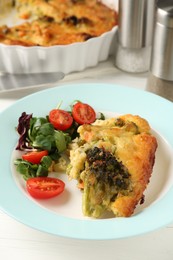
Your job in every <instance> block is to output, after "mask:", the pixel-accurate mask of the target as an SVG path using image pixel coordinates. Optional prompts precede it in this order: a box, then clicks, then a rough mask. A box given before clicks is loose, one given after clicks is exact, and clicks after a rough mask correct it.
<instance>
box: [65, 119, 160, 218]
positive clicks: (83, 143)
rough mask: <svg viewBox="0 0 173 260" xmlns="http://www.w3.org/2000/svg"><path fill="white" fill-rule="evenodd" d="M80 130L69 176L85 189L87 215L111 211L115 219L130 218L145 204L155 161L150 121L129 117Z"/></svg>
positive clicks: (99, 122)
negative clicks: (140, 204)
mask: <svg viewBox="0 0 173 260" xmlns="http://www.w3.org/2000/svg"><path fill="white" fill-rule="evenodd" d="M78 131H79V134H80V138H79V140H78V142H77V145H76V146H74V148H73V149H72V150H71V152H70V166H69V168H68V171H67V173H68V175H69V177H70V178H73V179H77V180H78V182H79V187H80V188H81V187H82V188H83V190H84V192H83V213H84V215H87V216H92V217H100V216H101V215H102V214H103V213H104V212H105V211H111V212H113V214H114V215H115V216H116V217H129V216H131V215H132V214H133V212H134V210H135V207H136V205H137V204H138V203H139V202H141V201H143V194H144V191H145V189H146V187H147V185H148V183H149V179H150V177H151V174H152V170H153V165H154V161H155V151H156V149H157V140H156V138H155V137H154V136H153V135H152V134H151V132H150V126H149V124H148V122H147V121H146V120H145V119H143V118H141V117H139V116H133V115H130V114H128V115H123V116H120V117H118V118H116V119H115V118H111V119H107V120H105V121H100V120H99V121H96V122H95V123H94V124H93V125H83V126H80V127H79V129H78Z"/></svg>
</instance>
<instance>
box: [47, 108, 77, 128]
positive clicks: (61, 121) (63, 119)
mask: <svg viewBox="0 0 173 260" xmlns="http://www.w3.org/2000/svg"><path fill="white" fill-rule="evenodd" d="M49 121H50V122H51V123H52V124H53V126H54V127H55V128H56V129H58V130H61V131H65V130H67V129H68V128H70V126H71V125H72V123H73V118H72V116H71V115H70V113H68V112H67V111H65V110H61V109H53V110H51V111H50V113H49Z"/></svg>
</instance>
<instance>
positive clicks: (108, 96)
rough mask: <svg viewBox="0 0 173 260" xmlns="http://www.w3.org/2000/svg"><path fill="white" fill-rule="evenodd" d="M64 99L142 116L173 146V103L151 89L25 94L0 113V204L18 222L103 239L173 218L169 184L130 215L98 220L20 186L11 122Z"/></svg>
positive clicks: (77, 88)
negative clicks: (58, 209)
mask: <svg viewBox="0 0 173 260" xmlns="http://www.w3.org/2000/svg"><path fill="white" fill-rule="evenodd" d="M61 100H62V101H63V107H64V108H66V109H68V108H69V104H70V103H71V102H72V101H73V100H81V101H82V102H86V103H89V104H90V105H92V106H93V107H94V108H95V109H96V110H97V111H100V112H101V111H112V112H116V113H121V114H126V113H132V114H138V115H140V116H142V117H144V118H146V119H147V120H148V121H149V122H150V125H151V127H152V128H153V129H155V130H156V131H158V132H159V133H160V134H161V135H162V136H164V138H165V139H166V140H167V142H168V143H169V144H170V145H171V147H173V135H172V120H171V119H172V118H173V104H172V102H169V101H167V100H166V99H164V98H161V97H159V96H157V95H155V94H152V93H149V92H146V91H143V90H138V89H136V88H131V87H128V86H127V87H125V86H121V85H116V84H104V83H103V84H100V83H86V84H85V83H83V84H70V85H64V86H58V87H54V88H50V89H47V90H43V91H40V92H37V93H34V94H31V95H29V96H26V97H24V98H22V99H20V100H18V101H17V102H15V103H14V104H13V105H11V106H10V107H8V108H7V109H6V110H4V111H3V112H1V113H0V122H1V127H0V144H1V145H0V154H1V164H0V208H1V210H2V211H4V212H5V213H7V214H8V215H10V216H11V217H12V218H14V219H16V220H18V221H19V222H21V223H23V224H25V225H27V226H30V227H32V228H34V229H37V230H40V231H43V232H47V233H50V234H54V235H58V236H62V237H67V238H75V239H91V240H92V239H93V240H107V239H120V238H126V237H132V236H136V235H141V234H145V233H147V232H150V231H153V230H155V229H158V228H161V227H163V226H165V225H167V224H169V223H171V222H172V221H173V203H172V201H173V187H171V188H170V190H169V191H168V192H167V194H166V195H165V196H164V197H163V198H162V199H160V200H159V201H158V202H156V203H154V204H153V205H152V206H151V207H148V208H146V209H145V210H143V211H142V212H141V213H139V214H136V215H134V216H132V217H130V218H115V219H102V220H88V219H86V220H85V219H84V220H83V219H82V220H81V219H73V218H70V217H63V216H60V215H58V214H55V213H54V212H50V211H47V210H45V209H43V208H41V207H39V206H38V205H37V204H35V203H33V202H32V201H31V200H29V199H28V198H27V197H26V196H23V193H22V192H21V191H20V190H19V189H18V187H17V186H16V184H15V183H14V180H13V178H12V172H11V166H10V162H11V153H12V151H13V149H14V147H15V144H16V142H17V135H16V132H15V126H16V125H17V120H18V117H19V116H20V114H21V113H22V112H23V111H25V112H27V113H33V114H34V115H35V116H45V115H46V114H47V113H48V111H49V110H50V109H52V108H54V107H56V105H57V104H58V103H59V101H61Z"/></svg>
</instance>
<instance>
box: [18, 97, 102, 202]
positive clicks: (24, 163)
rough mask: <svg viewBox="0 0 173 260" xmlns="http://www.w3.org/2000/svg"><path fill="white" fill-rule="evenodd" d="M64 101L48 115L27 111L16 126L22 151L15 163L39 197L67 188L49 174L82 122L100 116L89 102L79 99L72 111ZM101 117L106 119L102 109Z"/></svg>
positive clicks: (28, 186) (29, 190)
mask: <svg viewBox="0 0 173 260" xmlns="http://www.w3.org/2000/svg"><path fill="white" fill-rule="evenodd" d="M60 105H61V104H60ZM60 105H59V106H58V107H57V108H55V109H52V110H51V111H50V112H49V114H48V115H47V116H45V117H34V116H33V114H26V112H23V113H22V114H21V116H20V117H19V120H18V126H17V127H16V130H17V132H18V134H19V139H18V143H17V146H16V150H20V151H21V158H17V159H16V160H15V161H14V164H15V166H16V170H17V172H19V173H20V174H21V175H22V176H23V178H24V180H25V181H26V188H27V191H28V192H29V194H30V195H31V196H32V197H34V198H37V199H48V198H51V197H54V196H57V195H59V194H60V193H62V192H63V191H64V189H65V183H64V182H63V181H62V180H60V179H58V178H52V177H49V172H51V170H52V169H53V165H54V164H56V163H57V162H58V160H59V159H60V158H61V156H62V154H63V153H64V152H65V151H66V150H67V148H68V145H69V144H70V143H71V141H72V140H73V139H75V138H76V137H77V136H78V133H77V129H78V127H79V125H82V124H91V123H93V122H94V121H95V120H96V112H95V110H94V109H93V108H92V107H91V106H90V105H88V104H85V103H82V102H80V101H75V102H73V104H72V105H71V106H70V111H66V110H63V109H60ZM99 119H104V115H103V114H102V113H101V114H100V118H99Z"/></svg>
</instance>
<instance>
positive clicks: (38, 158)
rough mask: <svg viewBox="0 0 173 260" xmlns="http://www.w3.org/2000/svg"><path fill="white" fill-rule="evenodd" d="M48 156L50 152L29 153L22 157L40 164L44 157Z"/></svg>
mask: <svg viewBox="0 0 173 260" xmlns="http://www.w3.org/2000/svg"><path fill="white" fill-rule="evenodd" d="M46 155H48V151H46V150H44V151H35V152H28V153H25V154H23V155H22V159H23V160H25V161H28V162H30V163H33V164H39V163H40V161H41V159H42V158H43V156H46Z"/></svg>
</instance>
